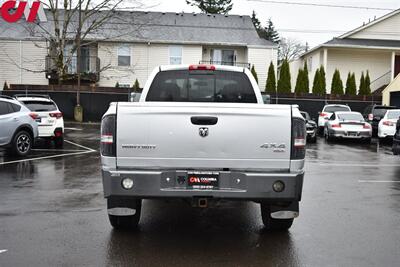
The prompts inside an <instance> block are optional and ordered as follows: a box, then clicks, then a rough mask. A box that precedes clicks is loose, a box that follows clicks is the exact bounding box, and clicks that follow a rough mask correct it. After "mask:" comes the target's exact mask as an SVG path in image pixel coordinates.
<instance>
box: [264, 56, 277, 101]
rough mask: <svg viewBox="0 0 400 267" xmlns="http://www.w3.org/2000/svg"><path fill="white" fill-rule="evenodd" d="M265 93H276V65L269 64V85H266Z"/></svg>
mask: <svg viewBox="0 0 400 267" xmlns="http://www.w3.org/2000/svg"><path fill="white" fill-rule="evenodd" d="M265 92H267V93H270V94H275V93H276V78H275V67H274V63H272V61H271V64H269V68H268V77H267V83H266V85H265Z"/></svg>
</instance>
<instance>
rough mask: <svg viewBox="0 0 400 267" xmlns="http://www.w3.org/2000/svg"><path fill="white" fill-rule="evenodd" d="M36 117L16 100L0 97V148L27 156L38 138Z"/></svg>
mask: <svg viewBox="0 0 400 267" xmlns="http://www.w3.org/2000/svg"><path fill="white" fill-rule="evenodd" d="M37 117H38V115H37V114H35V113H32V112H31V111H30V110H29V109H28V108H27V107H25V106H24V105H22V104H21V103H20V102H18V101H17V100H16V99H14V98H12V97H7V96H2V95H0V126H1V127H0V147H1V148H6V149H8V150H9V151H10V152H11V153H13V154H15V155H18V156H26V155H28V154H29V152H30V151H31V149H32V146H33V144H34V142H35V139H36V138H37V136H38V125H37V123H36V121H35V119H36V118H37Z"/></svg>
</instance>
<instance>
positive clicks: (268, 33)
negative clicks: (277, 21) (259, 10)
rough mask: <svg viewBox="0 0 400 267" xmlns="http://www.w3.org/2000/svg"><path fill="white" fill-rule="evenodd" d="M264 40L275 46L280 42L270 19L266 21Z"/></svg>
mask: <svg viewBox="0 0 400 267" xmlns="http://www.w3.org/2000/svg"><path fill="white" fill-rule="evenodd" d="M265 39H267V40H268V41H271V42H273V43H275V44H279V41H280V38H279V33H278V32H277V31H276V30H275V26H274V23H273V22H272V20H271V18H270V19H268V21H267V27H265Z"/></svg>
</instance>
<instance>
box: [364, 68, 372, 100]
mask: <svg viewBox="0 0 400 267" xmlns="http://www.w3.org/2000/svg"><path fill="white" fill-rule="evenodd" d="M370 94H371V78H370V77H369V71H368V70H367V75H366V76H365V95H370Z"/></svg>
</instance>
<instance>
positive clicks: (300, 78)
mask: <svg viewBox="0 0 400 267" xmlns="http://www.w3.org/2000/svg"><path fill="white" fill-rule="evenodd" d="M303 87H304V70H302V69H299V72H298V73H297V78H296V86H295V87H294V91H295V93H302V91H303Z"/></svg>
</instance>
